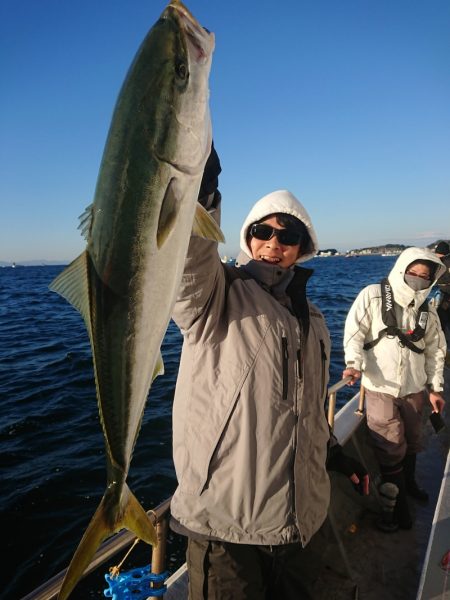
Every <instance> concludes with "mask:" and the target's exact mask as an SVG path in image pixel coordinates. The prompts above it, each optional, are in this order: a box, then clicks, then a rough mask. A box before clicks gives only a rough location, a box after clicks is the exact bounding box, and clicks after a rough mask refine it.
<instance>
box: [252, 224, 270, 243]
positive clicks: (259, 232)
mask: <svg viewBox="0 0 450 600" xmlns="http://www.w3.org/2000/svg"><path fill="white" fill-rule="evenodd" d="M250 234H251V235H252V236H253V237H254V238H256V239H257V240H264V241H267V240H270V238H271V237H272V234H273V227H269V225H261V223H257V224H256V225H252V227H251V229H250Z"/></svg>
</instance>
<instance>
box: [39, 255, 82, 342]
mask: <svg viewBox="0 0 450 600" xmlns="http://www.w3.org/2000/svg"><path fill="white" fill-rule="evenodd" d="M88 258H89V257H88V253H87V251H85V252H83V254H80V256H79V257H78V258H76V259H75V260H74V261H73V262H71V263H70V265H69V266H68V267H66V268H65V269H64V271H62V273H60V274H59V275H58V276H57V277H56V278H55V279H54V280H53V281H52V282H51V284H50V285H49V288H50V289H51V290H53V291H54V292H56V293H58V294H60V296H62V297H63V298H65V299H66V300H67V302H69V303H70V304H72V306H73V307H74V308H76V309H77V310H78V311H79V312H80V313H81V316H82V317H83V319H84V322H85V323H86V327H87V330H88V332H89V335H91V315H90V308H89V264H88V263H89V261H88Z"/></svg>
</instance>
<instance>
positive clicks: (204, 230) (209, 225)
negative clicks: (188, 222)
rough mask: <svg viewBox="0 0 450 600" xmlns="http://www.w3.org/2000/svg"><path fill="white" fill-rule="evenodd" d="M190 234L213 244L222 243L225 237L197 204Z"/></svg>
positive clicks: (205, 211)
mask: <svg viewBox="0 0 450 600" xmlns="http://www.w3.org/2000/svg"><path fill="white" fill-rule="evenodd" d="M192 233H193V234H194V235H196V236H198V237H202V238H205V239H207V240H212V241H214V242H224V241H225V237H224V235H223V233H222V231H221V229H220V227H219V225H218V224H217V222H216V221H215V220H214V219H213V218H212V216H211V215H210V214H209V212H208V211H207V210H206V209H205V208H203V206H202V205H201V204H199V203H198V202H197V207H196V209H195V218H194V224H193V226H192Z"/></svg>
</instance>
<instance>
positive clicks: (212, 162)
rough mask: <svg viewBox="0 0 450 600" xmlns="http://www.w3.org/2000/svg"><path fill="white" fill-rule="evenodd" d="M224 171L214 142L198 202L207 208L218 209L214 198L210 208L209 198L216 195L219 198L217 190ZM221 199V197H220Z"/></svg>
mask: <svg viewBox="0 0 450 600" xmlns="http://www.w3.org/2000/svg"><path fill="white" fill-rule="evenodd" d="M221 171H222V167H221V166H220V160H219V156H218V154H217V152H216V150H215V148H214V142H212V143H211V152H210V155H209V156H208V160H207V161H206V164H205V169H204V171H203V177H202V182H201V184H200V190H199V192H198V201H199V202H200V204H201V205H202V206H204V207H205V208H215V207H216V204H217V203H216V202H215V200H216V197H214V201H213V202H212V203H211V204H209V205H208V206H206V205H207V203H208V198H209V197H210V196H211V195H212V194H215V196H217V194H216V192H217V188H218V186H219V174H220V172H221ZM219 198H220V196H219Z"/></svg>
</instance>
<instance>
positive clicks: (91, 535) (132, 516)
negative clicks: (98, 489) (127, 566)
mask: <svg viewBox="0 0 450 600" xmlns="http://www.w3.org/2000/svg"><path fill="white" fill-rule="evenodd" d="M121 498H122V501H121V504H120V507H118V509H117V510H116V511H115V512H114V513H113V518H111V507H110V506H109V503H110V499H108V492H106V494H105V495H104V496H103V498H102V501H101V502H100V505H99V507H98V508H97V510H96V512H95V514H94V516H93V517H92V519H91V522H90V523H89V525H88V528H87V529H86V531H85V533H84V535H83V537H82V539H81V542H80V543H79V545H78V548H77V549H76V551H75V554H74V555H73V558H72V560H71V562H70V565H69V568H68V569H67V572H66V575H65V577H64V581H63V583H62V586H61V589H60V591H59V594H58V600H66V598H68V596H69V595H70V594H71V592H72V590H73V588H74V587H75V586H76V584H77V583H78V581H79V580H80V578H81V577H82V575H83V573H84V572H85V570H86V569H87V568H88V566H89V565H90V563H91V561H92V559H93V558H94V555H95V553H96V552H97V550H98V548H99V546H100V544H101V543H102V542H103V541H104V540H106V538H108V537H110V536H111V535H113V534H114V533H116V532H117V531H120V530H121V529H123V528H124V527H125V528H126V529H128V530H129V531H131V532H132V533H134V534H135V535H136V536H137V537H138V538H139V539H141V540H143V541H144V542H147V544H151V545H152V546H157V544H158V539H157V535H156V530H155V527H154V525H153V523H152V520H151V518H150V516H149V515H148V514H147V513H146V512H145V510H144V509H143V508H142V506H141V504H140V503H139V501H138V500H137V499H136V498H135V496H134V495H133V494H132V492H131V491H130V489H129V488H128V486H127V485H126V484H124V489H123V492H122V496H121ZM108 517H109V518H108Z"/></svg>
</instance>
